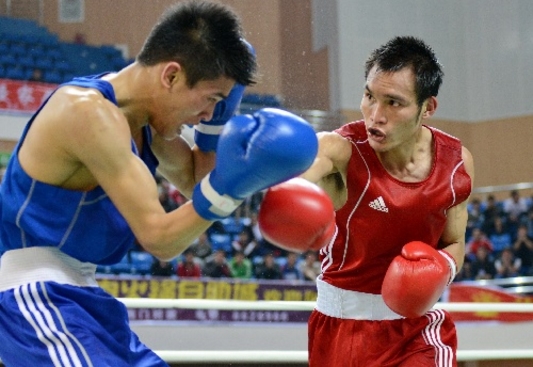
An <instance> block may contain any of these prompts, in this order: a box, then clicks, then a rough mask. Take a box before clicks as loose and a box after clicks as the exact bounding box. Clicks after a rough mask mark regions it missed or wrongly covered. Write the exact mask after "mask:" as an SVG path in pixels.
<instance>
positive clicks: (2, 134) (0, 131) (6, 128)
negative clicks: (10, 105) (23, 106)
mask: <svg viewBox="0 0 533 367" xmlns="http://www.w3.org/2000/svg"><path fill="white" fill-rule="evenodd" d="M30 117H31V116H30V115H5V114H0V139H5V140H18V139H19V138H20V136H21V135H22V130H23V129H24V126H25V125H26V123H27V122H28V120H29V119H30Z"/></svg>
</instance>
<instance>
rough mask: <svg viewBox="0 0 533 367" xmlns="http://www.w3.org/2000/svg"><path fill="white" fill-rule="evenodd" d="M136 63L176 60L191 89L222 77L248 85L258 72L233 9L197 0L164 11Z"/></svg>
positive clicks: (152, 63)
mask: <svg viewBox="0 0 533 367" xmlns="http://www.w3.org/2000/svg"><path fill="white" fill-rule="evenodd" d="M136 61H137V62H139V63H140V64H142V65H147V66H152V65H156V64H158V63H161V62H169V61H176V62H178V63H180V65H181V66H182V67H183V68H184V70H185V75H186V76H187V84H188V85H189V86H190V87H193V86H194V85H195V84H196V83H197V82H199V81H201V80H214V79H217V78H219V77H221V76H225V77H229V78H231V79H234V80H235V81H236V82H237V83H239V84H242V85H251V84H254V83H255V80H254V77H255V72H256V69H257V65H256V61H255V56H254V55H253V54H252V51H251V50H250V48H249V47H248V46H247V44H246V43H245V41H244V38H243V35H242V28H241V24H240V20H239V18H238V17H237V15H236V14H235V13H234V12H233V10H231V8H229V7H228V6H225V5H223V4H218V3H211V2H206V1H198V0H194V1H186V2H179V3H177V4H175V5H174V6H172V7H170V8H169V9H168V10H167V11H165V13H163V15H162V16H161V18H160V19H159V21H158V22H157V24H156V25H155V26H154V27H153V29H152V31H151V32H150V34H149V36H148V37H147V39H146V41H145V43H144V45H143V47H142V49H141V51H140V53H139V55H138V56H137V59H136Z"/></svg>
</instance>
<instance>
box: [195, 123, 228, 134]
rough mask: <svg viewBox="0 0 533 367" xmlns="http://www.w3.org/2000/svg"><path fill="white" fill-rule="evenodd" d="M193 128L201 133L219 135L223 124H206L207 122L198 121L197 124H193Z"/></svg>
mask: <svg viewBox="0 0 533 367" xmlns="http://www.w3.org/2000/svg"><path fill="white" fill-rule="evenodd" d="M194 128H195V130H196V131H198V132H199V133H202V134H206V135H220V133H221V132H222V129H223V128H224V125H208V124H204V123H200V124H199V125H195V126H194Z"/></svg>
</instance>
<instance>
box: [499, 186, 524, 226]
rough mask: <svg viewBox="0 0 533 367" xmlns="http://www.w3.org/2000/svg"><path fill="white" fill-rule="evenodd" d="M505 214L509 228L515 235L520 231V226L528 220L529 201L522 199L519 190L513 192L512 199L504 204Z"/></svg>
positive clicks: (511, 193)
mask: <svg viewBox="0 0 533 367" xmlns="http://www.w3.org/2000/svg"><path fill="white" fill-rule="evenodd" d="M503 212H504V213H505V222H506V224H507V228H508V229H509V231H510V232H511V233H513V234H515V233H516V231H517V230H518V226H519V225H520V224H521V223H522V221H523V220H525V219H526V216H527V212H528V206H527V200H526V199H525V198H523V197H520V193H519V192H518V190H512V191H511V192H510V197H509V198H508V199H506V200H505V201H504V202H503Z"/></svg>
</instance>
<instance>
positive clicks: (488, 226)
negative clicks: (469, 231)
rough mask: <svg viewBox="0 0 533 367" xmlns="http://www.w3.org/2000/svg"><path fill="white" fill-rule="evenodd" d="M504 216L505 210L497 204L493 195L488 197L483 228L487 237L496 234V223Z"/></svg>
mask: <svg viewBox="0 0 533 367" xmlns="http://www.w3.org/2000/svg"><path fill="white" fill-rule="evenodd" d="M503 215H504V212H503V210H502V209H501V207H500V206H499V205H498V203H497V202H496V198H495V197H494V196H493V195H489V196H488V197H487V202H486V205H485V209H484V210H483V226H482V228H481V229H482V230H483V232H485V234H486V235H487V236H490V235H491V234H492V232H494V221H495V220H496V218H498V217H502V216H503Z"/></svg>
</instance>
